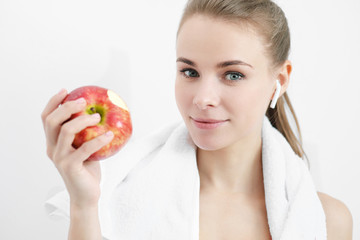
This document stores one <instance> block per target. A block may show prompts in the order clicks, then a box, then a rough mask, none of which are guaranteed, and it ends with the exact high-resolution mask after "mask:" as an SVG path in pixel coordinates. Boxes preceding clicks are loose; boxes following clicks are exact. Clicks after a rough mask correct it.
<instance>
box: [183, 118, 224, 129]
mask: <svg viewBox="0 0 360 240" xmlns="http://www.w3.org/2000/svg"><path fill="white" fill-rule="evenodd" d="M190 119H191V121H192V122H193V124H194V125H195V126H196V127H197V128H200V129H215V128H218V127H220V126H222V125H223V124H225V123H226V122H227V121H228V120H217V119H205V118H192V117H190Z"/></svg>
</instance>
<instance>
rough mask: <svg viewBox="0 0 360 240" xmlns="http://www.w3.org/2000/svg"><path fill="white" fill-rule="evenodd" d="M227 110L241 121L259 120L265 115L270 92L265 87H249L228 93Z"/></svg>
mask: <svg viewBox="0 0 360 240" xmlns="http://www.w3.org/2000/svg"><path fill="white" fill-rule="evenodd" d="M224 96H226V98H227V101H226V102H227V103H228V105H227V108H230V109H231V112H232V113H233V114H235V115H236V116H237V117H240V119H244V118H250V119H252V118H258V117H259V116H261V115H264V114H265V111H266V109H267V105H268V91H267V90H266V88H265V87H262V86H259V85H256V86H255V85H254V86H247V87H244V88H243V89H241V90H240V91H237V92H233V93H230V92H229V93H227V94H225V95H224Z"/></svg>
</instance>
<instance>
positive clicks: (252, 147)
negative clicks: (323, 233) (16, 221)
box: [175, 15, 352, 240]
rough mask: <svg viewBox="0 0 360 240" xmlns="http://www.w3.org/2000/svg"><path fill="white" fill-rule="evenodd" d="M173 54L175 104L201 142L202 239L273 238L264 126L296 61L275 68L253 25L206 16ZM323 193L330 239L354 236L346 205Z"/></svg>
mask: <svg viewBox="0 0 360 240" xmlns="http://www.w3.org/2000/svg"><path fill="white" fill-rule="evenodd" d="M176 52H177V77H176V87H175V95H176V102H177V105H178V108H179V110H180V113H181V115H182V117H183V119H184V121H185V124H186V126H187V128H188V130H189V133H190V135H191V137H192V140H193V141H194V143H195V144H196V145H197V146H198V149H197V162H198V169H199V174H200V239H201V240H219V239H220V240H221V239H224V240H225V239H226V240H232V239H234V240H235V239H236V240H241V239H244V240H245V239H254V240H256V239H259V240H260V239H262V240H264V239H271V236H270V232H269V228H268V223H267V215H266V207H265V194H264V184H263V173H262V166H261V164H262V163H261V128H262V120H263V116H264V115H265V112H266V110H267V108H268V106H269V104H270V101H271V99H272V97H273V95H274V92H275V88H276V79H278V80H279V81H280V84H281V85H282V90H281V93H280V96H281V95H282V94H284V92H285V91H286V89H287V87H288V84H289V78H290V73H291V69H292V65H291V62H290V61H285V62H284V64H283V65H282V66H280V67H278V68H277V69H275V70H274V69H271V67H270V66H271V61H270V59H269V58H268V56H267V55H266V53H265V49H264V44H263V42H262V39H261V38H260V36H259V35H258V34H257V33H256V32H255V31H253V29H252V28H249V27H246V26H245V25H244V26H240V25H238V24H230V23H226V22H223V21H221V20H219V19H213V18H210V17H207V16H203V15H194V16H192V17H191V18H189V19H187V21H186V22H185V23H184V25H183V26H182V28H181V30H180V32H179V35H178V38H177V46H176ZM234 60H236V61H238V62H234ZM224 62H228V63H227V64H222V65H221V66H220V63H224ZM199 119H201V120H202V121H203V120H204V119H211V120H218V121H222V123H221V124H220V125H219V126H218V127H217V128H215V129H205V130H204V129H202V128H199V127H198V126H197V124H196V122H197V121H198V120H199ZM319 197H320V200H321V202H322V205H323V207H324V211H325V213H326V217H327V228H328V230H327V231H328V239H329V240H350V239H352V217H351V214H350V212H349V210H348V209H347V207H346V206H345V205H344V204H343V203H342V202H340V201H339V200H337V199H335V198H332V197H330V196H328V195H326V194H324V193H319Z"/></svg>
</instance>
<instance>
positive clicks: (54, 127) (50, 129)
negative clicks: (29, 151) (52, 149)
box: [45, 98, 86, 145]
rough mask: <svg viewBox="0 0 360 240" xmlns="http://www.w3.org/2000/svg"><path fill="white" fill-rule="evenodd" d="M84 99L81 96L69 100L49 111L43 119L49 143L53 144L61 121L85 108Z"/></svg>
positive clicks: (56, 138) (61, 123) (55, 141)
mask: <svg viewBox="0 0 360 240" xmlns="http://www.w3.org/2000/svg"><path fill="white" fill-rule="evenodd" d="M85 105H86V101H85V100H84V99H83V98H80V99H77V100H75V101H69V102H66V103H64V104H63V105H61V106H60V107H58V108H57V109H55V110H54V111H53V112H51V113H50V114H49V115H48V116H47V118H46V120H45V132H46V138H47V140H48V143H49V144H50V145H55V144H56V143H57V140H58V135H59V132H60V129H61V126H62V125H63V123H64V122H65V121H67V120H69V118H70V117H71V115H72V114H74V113H78V112H80V111H82V110H83V109H84V108H85Z"/></svg>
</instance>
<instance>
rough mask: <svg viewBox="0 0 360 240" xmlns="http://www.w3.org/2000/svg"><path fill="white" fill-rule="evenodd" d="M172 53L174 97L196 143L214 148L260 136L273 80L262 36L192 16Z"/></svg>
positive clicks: (206, 147) (208, 148)
mask: <svg viewBox="0 0 360 240" xmlns="http://www.w3.org/2000/svg"><path fill="white" fill-rule="evenodd" d="M176 53H177V75H176V85H175V95H176V102H177V105H178V108H179V110H180V113H181V115H182V117H183V119H184V121H185V124H186V126H187V128H188V130H189V133H190V135H191V137H192V140H193V141H194V143H195V144H196V145H197V146H198V147H199V148H201V149H204V150H217V149H221V148H224V147H227V146H230V145H233V144H241V142H242V141H247V140H249V139H251V138H252V137H255V136H257V137H259V134H261V126H262V120H263V117H264V114H265V112H266V110H267V107H268V105H269V103H270V100H271V98H272V95H273V93H274V91H275V80H276V79H275V78H274V77H273V76H272V75H271V73H270V71H269V64H270V62H269V59H268V58H267V57H266V55H265V54H264V46H263V44H262V42H261V40H260V37H259V36H258V35H257V34H255V32H253V31H251V30H250V29H249V28H245V27H241V25H239V24H237V25H236V24H231V23H226V22H224V21H221V20H218V19H217V20H214V19H212V18H209V17H206V16H201V15H195V16H192V17H191V18H189V19H188V20H186V22H185V23H184V24H183V26H182V28H181V30H180V32H179V35H178V38H177V45H176Z"/></svg>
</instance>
